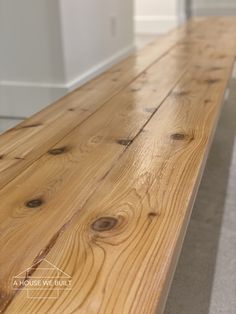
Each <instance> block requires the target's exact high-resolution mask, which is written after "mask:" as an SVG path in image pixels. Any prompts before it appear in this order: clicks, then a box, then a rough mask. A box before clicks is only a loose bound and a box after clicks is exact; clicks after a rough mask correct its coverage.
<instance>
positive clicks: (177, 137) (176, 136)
mask: <svg viewBox="0 0 236 314" xmlns="http://www.w3.org/2000/svg"><path fill="white" fill-rule="evenodd" d="M170 137H171V138H172V140H176V141H181V140H184V139H185V134H184V133H174V134H171V136H170Z"/></svg>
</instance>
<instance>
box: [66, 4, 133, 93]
mask: <svg viewBox="0 0 236 314" xmlns="http://www.w3.org/2000/svg"><path fill="white" fill-rule="evenodd" d="M61 14H62V29H63V38H64V43H63V44H64V45H63V46H64V49H65V50H64V53H65V62H66V66H65V68H66V81H67V82H68V84H69V88H73V87H74V86H77V85H79V84H80V83H81V81H84V80H87V79H88V78H90V77H91V75H92V76H93V75H94V73H97V72H100V71H101V70H103V69H104V67H107V66H109V65H110V63H112V62H114V61H117V59H119V58H121V57H124V56H125V55H127V54H128V53H130V52H131V50H132V49H133V14H134V13H133V2H132V0H128V1H127V0H122V1H121V0H86V1H84V0H61ZM78 17H79V18H78ZM78 38H79V40H78ZM78 56H79V57H78Z"/></svg>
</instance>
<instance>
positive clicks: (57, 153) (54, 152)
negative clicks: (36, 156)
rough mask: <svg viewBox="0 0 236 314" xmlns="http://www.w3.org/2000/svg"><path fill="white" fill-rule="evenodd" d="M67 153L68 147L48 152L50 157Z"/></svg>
mask: <svg viewBox="0 0 236 314" xmlns="http://www.w3.org/2000/svg"><path fill="white" fill-rule="evenodd" d="M65 151H66V147H59V148H53V149H50V150H49V151H48V153H49V154H50V155H60V154H63V153H64V152H65Z"/></svg>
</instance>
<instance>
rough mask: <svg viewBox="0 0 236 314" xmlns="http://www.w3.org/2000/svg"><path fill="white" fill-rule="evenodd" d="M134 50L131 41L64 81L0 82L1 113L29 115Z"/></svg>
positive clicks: (4, 114) (14, 115)
mask: <svg viewBox="0 0 236 314" xmlns="http://www.w3.org/2000/svg"><path fill="white" fill-rule="evenodd" d="M134 51H135V45H134V44H133V45H131V46H129V47H126V48H124V49H122V50H120V51H119V52H118V53H116V54H114V55H113V56H111V57H110V58H108V59H106V60H104V61H103V62H101V63H99V64H97V65H96V66H94V67H91V69H89V70H88V71H86V72H85V73H83V74H82V75H79V76H78V77H77V78H76V79H74V80H72V81H70V82H68V83H66V84H47V83H34V82H14V81H0V115H1V116H12V117H28V116H31V115H32V114H34V113H35V112H37V111H39V110H41V109H43V108H44V107H46V106H48V105H49V104H50V103H52V102H54V101H56V100H58V99H59V98H61V97H62V96H64V95H65V94H66V93H68V92H70V91H73V90H74V89H76V88H78V87H80V86H82V85H83V84H85V83H86V82H88V81H90V80H91V79H93V78H94V77H96V76H97V75H99V74H101V73H102V72H104V71H105V70H107V69H109V68H110V67H111V66H112V65H114V64H116V63H118V62H119V61H121V60H123V59H124V58H126V57H128V56H129V55H130V54H132V53H133V52H134Z"/></svg>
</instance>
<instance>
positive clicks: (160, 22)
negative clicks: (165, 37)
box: [134, 15, 178, 34]
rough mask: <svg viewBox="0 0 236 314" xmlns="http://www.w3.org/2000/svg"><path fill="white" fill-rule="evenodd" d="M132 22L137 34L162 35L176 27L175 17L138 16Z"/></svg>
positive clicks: (176, 20)
mask: <svg viewBox="0 0 236 314" xmlns="http://www.w3.org/2000/svg"><path fill="white" fill-rule="evenodd" d="M134 20H135V32H136V33H137V34H147V33H148V34H162V33H165V32H168V31H169V30H171V29H172V28H174V27H176V26H177V25H178V18H177V16H171V15H165V16H164V15H160V16H159V15H149V16H147V15H139V16H136V17H135V19H134Z"/></svg>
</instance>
